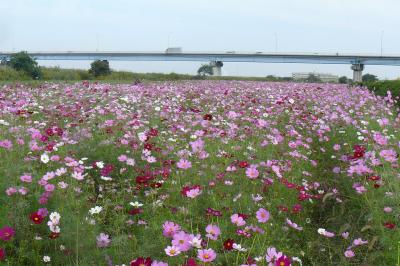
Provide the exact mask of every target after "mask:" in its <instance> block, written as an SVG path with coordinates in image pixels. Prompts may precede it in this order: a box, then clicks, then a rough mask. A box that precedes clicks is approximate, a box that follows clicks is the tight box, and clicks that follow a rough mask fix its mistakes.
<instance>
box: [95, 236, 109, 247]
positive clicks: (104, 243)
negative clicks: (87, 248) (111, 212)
mask: <svg viewBox="0 0 400 266" xmlns="http://www.w3.org/2000/svg"><path fill="white" fill-rule="evenodd" d="M96 240H97V247H99V248H105V247H108V246H109V245H110V242H111V240H110V237H109V235H106V234H104V233H100V235H98V236H97V237H96Z"/></svg>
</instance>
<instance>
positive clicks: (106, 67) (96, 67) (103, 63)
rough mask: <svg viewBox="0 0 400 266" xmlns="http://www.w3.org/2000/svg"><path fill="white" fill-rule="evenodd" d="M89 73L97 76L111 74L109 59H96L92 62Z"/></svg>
mask: <svg viewBox="0 0 400 266" xmlns="http://www.w3.org/2000/svg"><path fill="white" fill-rule="evenodd" d="M89 73H90V74H92V75H94V76H95V77H99V76H104V75H109V74H111V69H110V64H109V63H108V61H107V60H96V61H94V62H92V63H91V64H90V70H89Z"/></svg>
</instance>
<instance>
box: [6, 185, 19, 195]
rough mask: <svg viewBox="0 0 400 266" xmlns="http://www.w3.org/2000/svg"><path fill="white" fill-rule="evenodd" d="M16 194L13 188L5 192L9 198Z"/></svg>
mask: <svg viewBox="0 0 400 266" xmlns="http://www.w3.org/2000/svg"><path fill="white" fill-rule="evenodd" d="M17 192H18V190H17V189H16V188H15V187H9V188H7V190H6V194H7V196H11V195H13V194H15V193H17Z"/></svg>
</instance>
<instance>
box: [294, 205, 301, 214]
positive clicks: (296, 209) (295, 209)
mask: <svg viewBox="0 0 400 266" xmlns="http://www.w3.org/2000/svg"><path fill="white" fill-rule="evenodd" d="M301 209H302V208H301V205H300V204H298V203H297V204H295V205H293V207H292V213H293V214H296V213H299V212H301Z"/></svg>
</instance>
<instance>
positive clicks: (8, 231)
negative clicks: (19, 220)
mask: <svg viewBox="0 0 400 266" xmlns="http://www.w3.org/2000/svg"><path fill="white" fill-rule="evenodd" d="M14 235H15V231H14V229H12V228H11V227H9V226H4V227H3V228H0V239H2V240H4V241H8V240H10V239H11V238H12V237H13V236H14Z"/></svg>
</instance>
